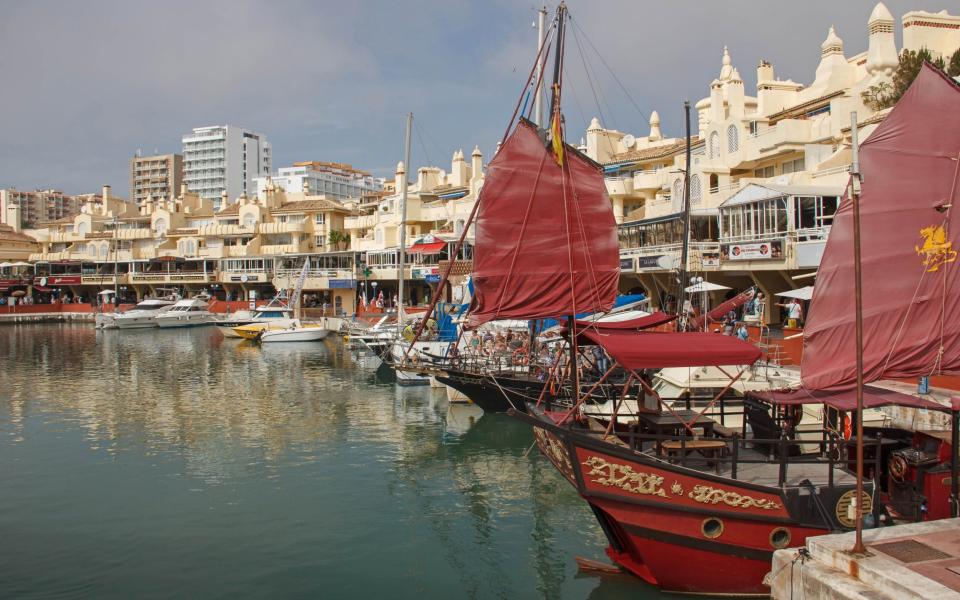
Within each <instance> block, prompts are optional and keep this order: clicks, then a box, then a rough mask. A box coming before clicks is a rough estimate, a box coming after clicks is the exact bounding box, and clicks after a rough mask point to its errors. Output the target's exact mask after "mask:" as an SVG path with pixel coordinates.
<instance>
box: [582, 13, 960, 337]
mask: <svg viewBox="0 0 960 600" xmlns="http://www.w3.org/2000/svg"><path fill="white" fill-rule="evenodd" d="M902 24H903V31H904V40H905V46H904V48H905V49H910V50H918V49H919V48H921V47H926V48H931V49H933V50H934V51H935V53H937V54H944V55H949V54H950V53H952V52H953V51H954V50H955V49H956V48H957V47H960V37H957V36H958V35H960V17H958V16H952V15H949V14H947V13H946V12H945V11H944V12H941V13H937V14H930V13H917V12H911V13H907V14H906V15H904V17H903V19H902ZM894 25H895V21H894V18H893V16H892V15H891V14H890V12H889V11H888V10H887V9H886V7H885V6H884V5H883V3H878V4H877V5H876V6H875V8H874V9H873V12H872V13H871V14H870V16H869V18H868V19H867V23H866V27H865V28H864V31H863V34H864V37H865V38H866V40H865V41H866V47H867V49H866V50H865V51H863V52H860V53H858V54H855V55H853V56H847V55H846V53H845V51H844V42H843V40H842V39H841V37H840V32H837V31H835V30H834V28H833V27H830V28H829V29H828V31H827V35H826V37H825V39H824V40H823V42H822V44H821V45H820V48H819V54H820V61H819V64H818V66H817V68H816V71H815V72H814V74H813V78H812V82H811V83H809V84H802V83H798V82H795V81H791V80H784V79H780V78H778V77H776V76H775V73H774V66H773V65H772V64H770V63H769V62H767V61H764V60H760V61H759V64H758V66H757V68H756V75H757V89H756V95H747V93H746V91H745V90H744V82H743V78H742V77H741V75H740V72H739V70H738V69H737V67H736V66H735V65H734V62H733V58H732V53H731V52H730V50H729V49H727V48H724V49H723V52H722V57H721V64H720V70H719V73H718V75H717V77H716V78H715V79H714V80H713V81H712V82H710V83H709V85H708V86H707V92H708V95H706V96H705V97H704V98H702V99H701V100H699V101H698V102H696V103H695V106H694V111H695V119H696V121H695V123H696V125H695V127H696V130H695V131H696V137H694V139H693V142H692V152H691V164H690V165H689V174H690V177H689V197H690V209H691V210H690V212H691V232H690V245H689V249H690V251H689V255H688V263H687V267H688V269H690V270H693V271H695V272H697V273H699V274H702V275H704V276H705V277H706V278H708V279H709V280H710V281H713V282H716V283H720V284H723V285H727V286H729V287H731V288H733V289H734V290H737V289H741V290H742V289H745V288H747V287H750V286H752V285H756V286H757V287H758V288H759V289H760V290H761V291H763V292H764V293H765V294H767V295H768V296H770V297H772V296H773V295H774V294H776V293H777V292H781V291H784V290H786V289H790V288H792V287H800V286H803V285H807V284H808V283H809V282H810V281H809V280H799V281H797V280H794V279H793V277H794V276H797V275H803V274H807V273H811V272H813V271H815V270H816V268H817V267H818V265H819V262H820V258H821V256H822V253H823V249H824V246H825V244H826V239H827V236H828V234H829V231H830V225H831V223H832V218H833V213H834V212H835V211H836V209H837V205H838V203H839V199H840V198H841V197H842V195H843V193H844V188H845V186H846V183H847V180H848V177H849V168H850V163H851V156H852V153H851V135H850V132H851V113H852V112H856V114H857V120H858V129H859V136H860V140H864V139H866V138H867V137H868V136H869V135H870V133H871V132H872V131H873V130H874V129H875V128H876V126H877V125H878V124H879V123H880V122H882V120H883V118H884V117H885V116H886V114H887V113H888V112H889V109H887V110H883V111H879V112H876V111H874V110H873V109H871V108H870V107H869V106H867V105H865V103H864V101H863V98H862V95H861V94H862V92H863V91H865V90H866V89H867V88H868V87H869V86H871V85H876V84H877V83H880V82H886V81H889V80H890V78H891V77H892V75H893V73H894V71H895V70H896V68H897V65H898V51H897V47H896V43H895V38H894V33H895V32H894ZM908 32H909V35H908ZM811 50H812V49H811ZM649 127H650V129H649V133H648V134H647V135H640V134H637V135H630V134H627V133H624V132H620V131H615V130H611V129H605V128H603V127H602V126H601V124H600V123H599V121H598V120H597V119H594V120H593V122H592V123H591V125H590V127H589V128H588V131H587V152H588V154H589V155H590V156H591V158H593V159H594V160H597V161H598V162H600V163H601V164H603V165H604V171H605V174H606V183H607V190H608V193H609V194H610V197H611V201H612V203H613V208H614V213H615V215H616V217H617V221H618V222H619V223H620V225H619V227H620V241H621V265H622V270H623V276H622V278H621V287H622V289H623V290H624V291H643V292H645V293H648V294H649V295H650V296H651V298H652V299H653V302H654V305H663V304H665V303H666V302H667V301H668V298H669V297H670V296H671V295H675V294H676V292H677V290H676V278H675V272H676V270H677V269H678V267H679V266H680V255H681V252H680V249H681V242H682V240H683V219H682V217H683V208H684V201H683V199H684V182H685V178H684V171H686V170H687V169H688V165H687V164H686V158H685V142H684V140H681V139H678V138H665V137H663V135H662V133H661V131H660V123H659V118H658V117H657V115H656V113H655V112H654V113H653V114H652V115H651V118H650V122H649ZM720 299H722V294H720V297H718V298H715V300H720ZM770 304H772V303H768V306H767V310H768V315H767V318H768V320H770V319H775V318H776V316H777V315H776V314H775V311H772V310H771V306H770Z"/></svg>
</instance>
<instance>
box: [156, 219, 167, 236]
mask: <svg viewBox="0 0 960 600" xmlns="http://www.w3.org/2000/svg"><path fill="white" fill-rule="evenodd" d="M153 230H154V231H155V232H156V234H157V235H158V236H159V235H163V234H165V233H166V232H167V220H166V219H164V218H162V217H161V218H159V219H157V220H156V221H154V223H153Z"/></svg>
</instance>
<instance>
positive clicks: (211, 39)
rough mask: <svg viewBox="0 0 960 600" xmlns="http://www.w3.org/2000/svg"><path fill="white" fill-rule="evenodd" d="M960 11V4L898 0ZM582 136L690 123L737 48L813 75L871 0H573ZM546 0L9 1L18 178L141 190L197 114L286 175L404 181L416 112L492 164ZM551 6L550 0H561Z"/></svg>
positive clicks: (787, 70) (8, 53) (8, 101)
mask: <svg viewBox="0 0 960 600" xmlns="http://www.w3.org/2000/svg"><path fill="white" fill-rule="evenodd" d="M886 5H887V7H888V8H889V9H890V11H891V13H893V15H894V18H895V19H896V21H897V27H896V29H897V43H898V47H899V44H900V39H901V31H900V25H899V19H900V17H901V16H902V15H903V13H905V12H907V11H910V10H927V11H939V10H942V9H945V8H946V9H949V10H950V12H952V13H954V14H956V13H957V12H960V11H958V9H957V5H956V4H955V0H888V1H887V2H886ZM568 6H569V9H570V14H571V16H572V19H573V21H574V26H573V27H571V28H570V30H571V31H573V32H575V35H573V36H570V37H568V43H567V54H566V66H565V75H564V78H565V85H564V103H563V106H564V114H565V118H566V123H567V125H566V127H567V137H568V139H569V140H571V141H574V142H576V141H579V139H580V137H582V136H583V135H584V131H585V129H586V126H587V123H589V121H590V119H591V118H592V117H594V116H597V117H601V121H602V123H603V125H604V126H607V127H612V128H616V129H619V130H622V131H626V132H631V133H639V134H641V135H645V134H646V133H647V131H648V129H649V127H648V125H647V120H648V118H649V114H650V111H652V110H657V111H658V112H659V114H660V116H661V119H662V128H663V132H664V135H665V136H668V137H673V136H681V135H682V115H683V108H682V105H683V101H684V100H685V99H689V100H690V101H691V102H692V103H695V102H696V101H697V100H699V99H700V98H703V97H705V96H708V95H709V84H710V82H711V81H712V80H713V79H714V78H715V77H716V76H717V74H718V73H719V69H720V60H721V56H722V52H723V47H724V46H728V47H729V49H730V53H731V56H732V58H733V64H734V66H736V67H737V68H738V69H739V70H740V73H741V75H742V76H743V78H744V82H745V85H746V89H747V92H748V94H751V95H753V93H754V92H755V90H756V87H755V86H756V72H755V69H756V65H757V64H758V63H759V61H760V60H761V59H764V60H767V61H769V62H772V63H773V65H774V68H775V71H776V75H777V76H778V77H781V78H784V79H786V78H790V79H793V80H794V81H797V82H800V83H806V84H809V83H810V82H811V81H812V79H813V73H814V70H815V69H816V66H817V63H818V62H819V57H820V43H821V42H822V41H823V39H824V38H825V37H826V34H827V29H828V28H829V27H830V26H831V25H832V26H834V27H835V28H836V30H837V33H838V35H839V36H840V37H841V38H842V39H843V41H844V51H845V54H846V55H847V56H851V55H853V54H856V53H859V52H862V51H864V50H865V49H866V45H867V19H868V17H869V15H870V12H871V11H872V9H873V6H874V2H872V1H861V0H805V1H804V2H796V1H794V0H790V1H781V0H720V1H714V0H569V1H568ZM536 7H537V3H536V2H532V1H530V0H526V1H524V0H473V1H466V0H444V1H427V0H402V1H399V2H398V1H397V0H355V1H351V2H344V1H343V0H338V1H336V2H328V1H326V0H314V1H300V0H277V1H274V2H267V1H254V0H206V1H201V0H193V1H180V0H165V1H164V2H152V3H147V2H130V1H119V0H118V1H113V0H85V1H84V2H75V1H72V0H64V1H57V0H32V1H30V2H23V1H19V0H0V11H2V12H0V14H2V19H0V82H2V87H0V135H2V139H3V143H2V144H0V188H6V187H17V188H19V189H38V188H44V189H46V188H56V189H60V190H63V191H65V192H67V193H86V192H93V191H99V189H100V186H102V185H105V184H108V185H111V186H112V187H113V189H114V193H115V194H117V195H122V196H126V195H128V194H129V185H130V183H129V173H128V170H129V159H130V157H131V156H133V155H134V154H135V153H136V152H137V151H138V150H139V151H141V152H143V153H144V154H151V153H153V152H154V151H158V152H160V153H169V152H180V151H181V141H180V139H181V136H182V135H183V134H185V133H188V132H189V131H190V130H191V129H192V128H194V127H201V126H207V125H216V124H219V125H222V124H231V125H237V126H241V127H246V128H248V129H252V130H254V131H258V132H260V133H263V134H266V136H267V139H268V140H269V141H270V143H271V144H272V145H273V154H274V156H273V161H274V169H276V168H277V167H282V166H289V165H290V164H292V163H293V162H294V161H300V160H324V161H339V162H348V163H351V164H353V165H354V166H356V167H359V168H362V169H366V170H369V171H371V172H373V173H374V174H375V175H378V176H385V177H388V178H390V177H392V174H393V171H394V168H395V166H396V163H397V161H399V160H401V159H402V157H403V146H404V127H405V117H406V113H408V112H413V113H414V120H415V121H414V122H415V127H414V135H413V140H412V143H411V146H412V158H411V162H412V163H413V165H414V166H415V167H417V166H424V165H437V166H440V167H441V168H445V169H449V165H450V158H451V156H452V154H453V152H454V151H456V150H458V149H463V150H464V152H465V154H466V155H467V156H468V157H469V154H470V151H471V150H472V149H473V147H474V146H475V145H477V146H479V147H480V149H481V150H482V151H483V153H484V156H485V158H486V159H489V158H490V156H491V155H492V152H493V150H494V149H495V148H496V144H497V142H498V141H499V140H500V138H501V136H502V135H503V132H504V130H505V128H506V127H507V125H508V123H509V118H510V115H511V114H512V112H513V109H514V106H515V104H516V102H517V100H518V97H520V95H521V92H522V90H523V85H524V83H525V81H526V78H527V75H528V73H529V71H530V68H531V65H532V63H533V60H534V55H535V52H536V29H535V28H533V26H532V25H533V22H534V21H535V19H536ZM553 8H554V7H551V8H550V10H553Z"/></svg>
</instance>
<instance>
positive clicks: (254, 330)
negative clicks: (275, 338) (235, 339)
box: [232, 323, 270, 340]
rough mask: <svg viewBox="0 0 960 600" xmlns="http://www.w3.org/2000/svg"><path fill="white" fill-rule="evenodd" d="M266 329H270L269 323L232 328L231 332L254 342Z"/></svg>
mask: <svg viewBox="0 0 960 600" xmlns="http://www.w3.org/2000/svg"><path fill="white" fill-rule="evenodd" d="M268 327H270V325H269V323H250V324H249V325H240V326H239V327H234V328H233V329H232V331H233V332H234V333H235V334H237V335H238V336H240V337H242V338H243V339H245V340H255V339H257V337H258V336H259V335H260V332H261V331H263V330H264V329H267V328H268Z"/></svg>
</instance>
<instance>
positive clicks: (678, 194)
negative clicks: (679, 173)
mask: <svg viewBox="0 0 960 600" xmlns="http://www.w3.org/2000/svg"><path fill="white" fill-rule="evenodd" d="M673 200H674V202H682V201H683V180H682V179H680V178H679V177H677V178H676V179H674V180H673Z"/></svg>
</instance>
